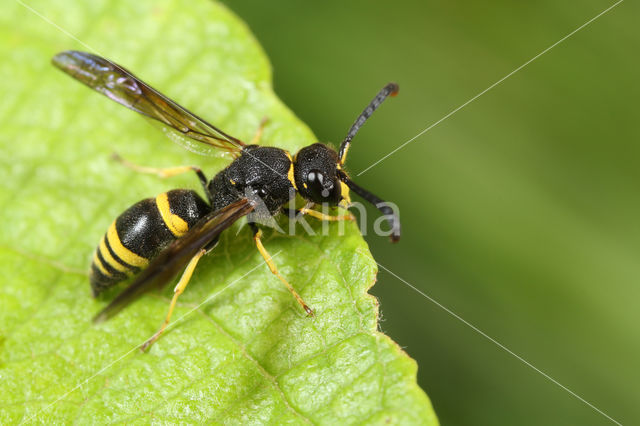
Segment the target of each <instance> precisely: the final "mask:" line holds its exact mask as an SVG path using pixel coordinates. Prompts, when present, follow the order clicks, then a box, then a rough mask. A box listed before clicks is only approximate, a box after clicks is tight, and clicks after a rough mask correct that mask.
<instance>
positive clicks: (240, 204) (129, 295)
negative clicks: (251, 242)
mask: <svg viewBox="0 0 640 426" xmlns="http://www.w3.org/2000/svg"><path fill="white" fill-rule="evenodd" d="M253 209H254V206H253V205H252V204H251V202H249V200H248V199H246V198H245V199H242V200H240V201H236V202H235V203H233V204H230V205H228V206H227V207H224V208H222V209H220V210H217V211H215V212H211V213H209V214H208V215H206V216H205V217H203V218H202V219H200V221H198V223H197V224H196V225H195V226H194V227H193V228H191V229H190V230H189V231H188V232H187V233H186V234H185V235H183V236H182V237H180V238H178V239H177V240H175V241H174V242H173V243H172V244H171V245H170V246H169V247H167V248H166V249H165V250H163V251H162V252H161V253H160V254H159V255H158V256H157V257H156V258H154V259H153V260H152V261H151V263H150V264H149V266H148V267H147V268H146V269H145V270H143V271H142V272H141V273H140V274H139V275H138V276H137V277H136V278H135V280H134V281H133V282H132V283H131V284H130V285H129V287H127V288H126V289H125V290H123V291H122V293H120V294H119V295H118V296H117V297H116V298H115V299H114V300H113V301H112V302H111V303H110V304H109V305H107V307H106V308H104V309H103V310H102V311H100V312H99V313H98V314H97V315H96V316H95V317H94V318H93V321H94V322H102V321H105V320H107V319H109V318H111V317H112V316H114V315H115V314H117V313H118V312H119V311H120V310H121V309H122V308H124V307H125V306H127V305H128V304H129V303H130V302H132V301H133V300H135V299H136V298H137V297H138V296H140V295H141V294H143V293H145V292H146V291H148V290H150V289H153V288H157V287H161V286H163V285H164V284H166V283H167V282H169V281H170V280H171V279H173V278H174V277H175V276H176V275H177V274H178V272H180V271H181V270H182V269H183V268H184V267H185V266H186V265H187V263H189V260H191V258H192V257H193V256H194V255H195V254H196V253H198V251H199V250H200V249H202V248H204V247H206V245H207V244H209V243H210V242H211V241H213V240H214V239H215V238H216V237H218V236H219V235H220V234H221V233H222V231H224V230H225V229H227V228H229V227H230V226H231V225H233V223H234V222H236V221H237V220H238V219H240V218H241V217H243V216H245V215H247V214H249V213H250V212H251V211H252V210H253Z"/></svg>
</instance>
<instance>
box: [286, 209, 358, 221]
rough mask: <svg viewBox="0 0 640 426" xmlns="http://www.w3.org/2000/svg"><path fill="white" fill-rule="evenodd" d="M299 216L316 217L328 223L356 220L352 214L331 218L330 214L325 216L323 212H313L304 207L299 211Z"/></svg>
mask: <svg viewBox="0 0 640 426" xmlns="http://www.w3.org/2000/svg"><path fill="white" fill-rule="evenodd" d="M298 213H299V214H306V215H309V216H312V217H315V218H316V219H320V220H328V221H338V220H356V217H355V216H354V215H352V214H351V213H348V214H346V215H341V216H331V215H328V214H324V213H322V212H319V211H317V210H313V209H312V208H307V207H303V208H301V209H300V210H298Z"/></svg>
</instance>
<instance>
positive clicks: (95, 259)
mask: <svg viewBox="0 0 640 426" xmlns="http://www.w3.org/2000/svg"><path fill="white" fill-rule="evenodd" d="M93 264H94V265H96V267H97V268H98V270H99V271H100V272H102V274H103V275H104V276H105V277H110V276H111V273H110V272H109V271H107V268H105V267H104V265H103V264H102V262H101V261H100V258H99V257H98V250H96V251H95V253H93Z"/></svg>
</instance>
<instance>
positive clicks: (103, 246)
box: [98, 236, 130, 273]
mask: <svg viewBox="0 0 640 426" xmlns="http://www.w3.org/2000/svg"><path fill="white" fill-rule="evenodd" d="M105 238H106V236H104V237H102V239H101V240H100V245H99V246H98V250H100V254H101V255H102V258H103V259H104V261H105V262H107V263H108V264H109V266H111V267H112V268H113V269H115V270H116V271H119V272H124V273H127V272H129V271H130V269H129V268H128V267H127V266H125V265H123V264H122V263H120V262H118V261H117V260H116V259H115V258H114V257H113V256H111V253H110V252H109V249H108V248H107V243H106V242H105V240H104V239H105Z"/></svg>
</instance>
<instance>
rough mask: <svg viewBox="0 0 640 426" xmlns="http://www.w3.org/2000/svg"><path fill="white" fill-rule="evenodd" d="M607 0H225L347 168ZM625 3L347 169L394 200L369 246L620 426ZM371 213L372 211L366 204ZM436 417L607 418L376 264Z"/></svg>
mask: <svg viewBox="0 0 640 426" xmlns="http://www.w3.org/2000/svg"><path fill="white" fill-rule="evenodd" d="M612 4H614V2H609V1H593V0H588V1H583V2H557V1H550V0H547V1H539V2H519V1H488V2H486V1H485V2H474V1H458V2H449V1H442V0H430V1H427V2H421V1H397V2H385V1H378V0H376V1H366V2H365V1H355V2H342V1H336V0H331V1H323V2H315V3H312V2H295V1H271V2H261V1H257V0H254V1H243V2H228V5H229V7H231V8H232V9H233V10H234V11H235V12H236V13H238V14H239V15H240V17H242V18H243V19H244V20H245V21H246V22H247V23H248V25H249V26H250V27H251V29H252V31H253V32H254V33H255V34H256V36H257V38H258V40H259V41H260V42H261V43H262V45H263V46H264V48H265V49H266V51H267V54H268V56H269V57H270V58H271V61H272V64H273V68H274V77H275V89H276V92H277V93H278V95H279V96H280V97H281V98H282V99H283V100H284V101H285V103H286V104H287V105H289V107H291V109H292V110H293V111H294V112H295V113H296V114H298V115H299V116H300V117H301V118H302V119H303V121H305V122H306V123H307V124H309V125H310V126H311V128H312V129H313V130H314V131H315V132H316V134H317V136H318V137H319V138H320V140H321V141H333V142H335V143H339V141H340V140H341V139H342V138H343V137H344V135H345V133H346V131H347V129H348V127H349V126H350V125H351V123H352V121H353V119H354V118H355V117H356V115H357V114H358V113H359V112H360V111H361V110H362V108H363V107H364V106H365V105H366V103H367V102H368V101H369V100H370V98H371V97H372V96H373V95H374V94H375V93H376V91H377V90H378V89H379V88H380V87H382V85H383V84H384V83H386V82H387V81H391V80H393V81H397V82H398V83H399V84H400V87H401V90H400V95H399V96H398V97H397V98H395V99H392V100H390V101H388V102H387V103H386V104H385V105H383V107H382V108H381V109H380V110H379V111H378V112H377V113H376V114H375V115H374V117H373V119H372V120H370V121H369V122H368V123H367V124H366V125H365V127H364V128H363V129H362V131H361V133H360V134H359V135H358V136H357V138H356V140H355V142H354V145H353V147H352V149H351V151H350V158H349V162H348V166H349V169H350V170H351V172H352V175H354V177H355V175H357V173H359V172H360V171H362V170H364V169H365V168H366V167H368V166H369V165H371V164H372V163H374V162H375V161H377V160H378V159H379V158H381V157H382V156H384V155H386V154H387V153H388V152H389V151H391V150H392V149H394V148H396V147H397V146H398V145H400V144H402V143H403V142H405V141H406V140H408V139H409V138H411V137H413V136H414V135H416V134H417V133H419V132H420V131H421V130H423V129H424V128H425V127H427V126H429V125H431V124H432V123H434V122H436V121H437V120H439V119H441V118H442V117H443V116H445V115H446V114H447V113H449V112H450V111H452V110H454V109H455V108H457V107H458V106H460V105H461V104H463V103H465V102H466V101H468V100H469V99H471V98H472V97H474V96H475V95H476V94H478V93H479V92H481V91H483V90H484V89H486V88H487V87H489V86H490V85H491V84H493V83H494V82H496V81H497V80H499V79H500V78H502V77H503V76H505V75H507V74H508V73H510V72H511V71H513V70H514V69H516V68H517V67H518V66H520V65H522V64H523V63H525V62H526V61H528V60H529V59H531V58H532V57H534V56H535V55H537V54H538V53H540V52H541V51H542V50H544V49H546V48H547V47H549V46H550V45H552V44H553V43H555V42H557V41H558V40H560V39H561V38H562V37H564V36H565V35H567V34H568V33H570V32H571V31H573V30H574V29H576V28H578V27H579V26H581V25H582V24H584V23H585V22H587V21H588V20H590V19H591V18H593V17H594V16H596V15H597V14H599V13H600V12H602V11H603V10H604V9H606V8H608V7H609V6H611V5H612ZM639 12H640V8H639V7H638V5H637V4H635V3H633V2H630V1H627V2H623V3H621V4H620V5H618V6H617V7H616V8H614V9H613V10H611V11H610V12H609V13H607V14H605V15H604V16H602V17H601V18H599V19H597V20H596V21H595V22H593V23H592V24H590V25H589V26H587V27H586V28H584V29H583V30H582V31H580V32H578V33H577V34H575V35H574V36H572V37H570V38H569V39H567V40H566V41H565V42H563V43H561V44H560V45H558V46H557V47H555V48H554V49H552V50H551V51H549V52H548V53H546V54H545V55H543V56H541V57H540V58H539V59H537V60H536V61H534V62H533V63H531V64H530V65H528V66H527V67H525V68H523V69H522V70H521V71H519V72H518V73H516V74H515V75H513V76H512V77H510V78H509V79H507V80H506V81H504V82H503V83H502V84H500V85H498V86H496V87H495V88H494V89H492V90H491V91H489V92H488V93H486V94H484V95H483V96H481V97H480V98H478V99H477V100H476V101H474V102H473V103H471V104H469V105H468V106H466V107H465V108H463V109H462V110H460V111H459V112H457V113H456V114H454V115H453V116H451V117H450V118H449V119H447V120H445V121H443V122H442V123H440V124H439V125H437V126H436V127H434V128H433V129H432V130H430V131H429V132H427V133H426V134H424V135H423V136H421V137H420V138H418V139H416V140H415V141H414V142H412V143H411V144H409V145H408V146H407V147H406V148H404V149H402V150H400V151H399V152H398V153H396V154H395V155H393V156H391V157H390V158H388V159H387V160H385V161H384V162H382V163H380V164H379V165H377V166H376V167H374V168H372V169H371V170H369V171H368V172H366V173H365V174H363V175H362V176H360V177H358V178H357V179H356V180H357V182H359V183H360V184H361V185H362V186H364V187H366V188H369V189H371V190H374V192H375V193H377V194H378V195H380V196H381V197H383V198H386V199H390V200H392V201H394V202H396V203H397V204H398V205H399V206H400V209H401V218H402V225H403V232H404V235H403V239H402V241H401V242H400V243H399V244H397V245H390V244H389V243H388V240H387V239H386V238H381V237H376V236H374V235H370V236H368V237H367V240H368V241H369V243H370V245H371V249H372V251H373V253H374V256H375V257H376V259H377V260H378V261H379V262H380V263H381V264H382V265H384V266H385V267H387V268H388V269H389V270H391V271H393V272H394V273H396V274H398V275H399V276H400V277H402V278H404V279H405V280H406V281H408V282H409V283H411V284H412V285H414V286H415V287H417V288H419V289H420V290H422V291H423V292H425V293H426V294H428V295H429V296H431V297H433V298H434V299H435V300H437V301H438V302H439V303H441V304H442V305H443V306H445V307H446V308H448V309H450V310H452V311H453V312H455V313H457V314H458V315H460V317H462V318H464V319H465V320H466V321H468V322H469V323H471V324H473V325H475V326H476V327H478V328H479V329H480V330H482V331H484V332H485V333H487V334H488V335H489V336H491V337H493V338H495V339H496V340H497V341H499V342H501V343H502V344H504V345H505V346H506V347H508V348H509V349H510V350H512V351H513V352H514V353H516V354H518V355H520V356H522V357H523V358H524V359H526V360H527V361H529V362H530V363H531V364H533V365H534V366H535V367H537V368H539V369H540V370H542V371H543V372H545V373H547V374H548V375H549V376H551V377H553V378H554V379H556V380H557V381H558V382H560V383H562V384H563V385H565V386H567V387H568V388H569V389H571V390H572V391H573V392H575V393H576V394H577V395H580V396H581V397H583V398H584V399H586V400H587V401H589V402H590V403H592V404H593V405H594V406H595V407H597V408H598V409H600V410H602V411H603V412H605V413H606V414H608V415H609V416H611V417H612V418H614V419H615V420H617V421H619V422H621V423H623V424H633V423H635V424H639V423H640V408H639V407H638V400H639V397H640V368H639V367H640V366H639V360H640V343H639V342H640V309H639V308H638V307H639V305H640V297H639V296H640V286H639V283H640V265H639V263H638V259H639V258H640V226H639V218H640V193H639V190H638V188H639V183H640V167H638V163H639V160H640V145H639V142H640V138H639V137H638V136H639V133H640V132H639V131H638V125H639V120H638V109H637V108H638V107H637V100H638V99H639V96H638V95H640V89H639V84H638V71H639V67H638V65H639V64H640V62H639V59H638V51H639V47H640V32H639V30H638V25H637V24H638V22H637V21H638V19H637V18H638V16H640V13H639ZM369 217H370V218H371V220H373V218H374V217H375V216H373V212H371V215H370V216H369ZM372 292H373V294H375V295H376V296H378V297H379V299H380V304H381V312H382V317H383V322H382V323H381V328H382V330H383V331H385V332H387V333H388V334H390V335H391V336H392V337H393V338H394V339H395V340H396V341H397V342H399V344H400V345H402V346H403V347H404V348H405V349H406V351H407V352H408V353H409V354H410V355H411V356H412V357H413V358H415V359H416V360H417V361H418V364H419V377H418V380H419V383H420V384H421V386H422V387H423V388H424V389H425V390H426V391H427V393H428V394H429V396H430V397H431V399H432V401H433V404H434V407H435V409H436V412H437V413H438V416H439V418H440V419H441V421H442V423H443V424H445V425H462V424H464V425H479V424H482V425H497V424H518V425H523V424H531V425H541V424H545V425H555V424H582V425H586V424H589V425H591V424H594V425H595V424H610V421H609V420H607V418H606V417H604V416H603V415H601V414H599V413H598V412H596V411H595V410H594V409H592V408H590V407H589V406H587V405H586V404H585V403H583V402H581V401H579V400H578V399H576V398H575V397H574V396H572V395H571V394H570V393H568V392H567V391H565V390H563V389H561V388H560V387H559V386H557V385H556V384H554V383H552V382H550V381H549V380H547V379H546V378H545V377H543V376H542V375H541V374H539V373H538V372H536V371H534V370H533V369H531V368H530V367H528V366H527V365H525V364H524V363H523V362H521V361H519V360H518V359H516V358H515V357H514V356H512V355H510V354H508V353H507V352H505V351H504V350H502V349H500V348H499V347H498V346H497V345H496V344H494V343H492V342H491V341H489V340H488V339H486V338H485V337H483V336H481V335H480V334H479V333H477V332H476V331H474V330H472V329H471V328H469V327H468V326H466V325H464V324H463V323H462V322H460V321H459V320H458V319H456V318H454V317H453V316H451V315H450V314H448V313H447V312H445V311H444V310H443V309H441V308H440V307H438V306H436V305H435V304H434V303H432V302H430V301H429V300H427V299H426V298H424V297H422V296H420V295H419V294H417V293H416V292H414V291H413V290H411V289H410V288H409V287H407V286H406V285H405V284H403V283H402V282H401V281H398V280H397V279H395V278H394V277H393V276H391V275H389V274H388V273H385V272H383V271H381V272H380V275H379V280H378V283H377V285H376V286H375V287H374V288H373V289H372Z"/></svg>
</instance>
